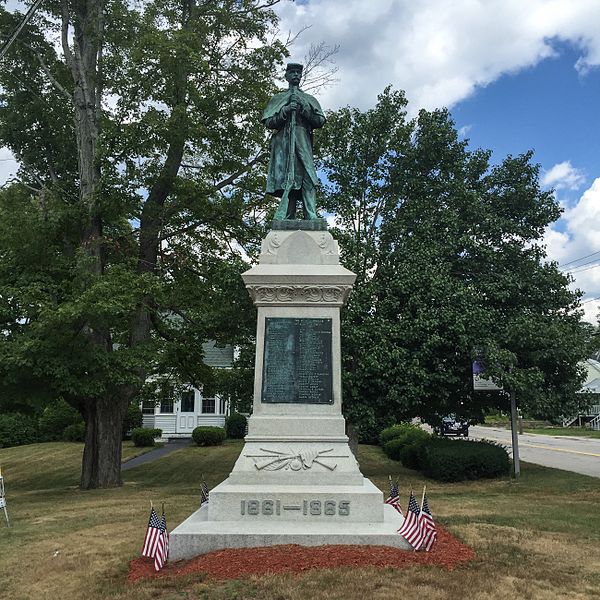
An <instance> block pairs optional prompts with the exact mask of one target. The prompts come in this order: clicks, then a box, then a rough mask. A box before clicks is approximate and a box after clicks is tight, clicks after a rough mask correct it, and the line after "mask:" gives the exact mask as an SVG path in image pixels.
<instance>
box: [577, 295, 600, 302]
mask: <svg viewBox="0 0 600 600" xmlns="http://www.w3.org/2000/svg"><path fill="white" fill-rule="evenodd" d="M594 300H600V296H598V297H597V298H588V299H587V300H584V301H583V302H580V304H587V303H588V302H594Z"/></svg>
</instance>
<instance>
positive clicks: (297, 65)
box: [285, 63, 304, 73]
mask: <svg viewBox="0 0 600 600" xmlns="http://www.w3.org/2000/svg"><path fill="white" fill-rule="evenodd" d="M302 69H304V65H301V64H300V63H288V64H287V67H286V68H285V72H286V73H287V72H288V71H300V72H302Z"/></svg>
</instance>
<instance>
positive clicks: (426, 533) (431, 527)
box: [419, 493, 437, 552]
mask: <svg viewBox="0 0 600 600" xmlns="http://www.w3.org/2000/svg"><path fill="white" fill-rule="evenodd" d="M419 529H420V530H421V535H422V536H423V540H422V542H421V548H425V550H426V551H427V552H429V551H430V550H431V547H432V546H433V544H434V543H435V540H436V539H437V529H436V527H435V523H434V522H433V517H432V515H431V510H429V502H427V495H426V494H425V493H424V494H423V503H422V504H421V512H420V513H419Z"/></svg>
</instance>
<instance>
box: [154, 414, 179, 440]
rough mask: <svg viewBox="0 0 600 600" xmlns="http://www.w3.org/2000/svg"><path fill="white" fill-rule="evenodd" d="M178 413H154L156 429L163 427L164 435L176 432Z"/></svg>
mask: <svg viewBox="0 0 600 600" xmlns="http://www.w3.org/2000/svg"><path fill="white" fill-rule="evenodd" d="M176 418H177V416H176V415H154V429H162V433H163V437H164V436H166V435H168V434H170V433H175V425H176V421H175V419H176Z"/></svg>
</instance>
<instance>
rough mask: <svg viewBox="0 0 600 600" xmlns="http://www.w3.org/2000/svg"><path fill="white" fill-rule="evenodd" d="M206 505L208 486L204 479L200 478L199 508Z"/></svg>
mask: <svg viewBox="0 0 600 600" xmlns="http://www.w3.org/2000/svg"><path fill="white" fill-rule="evenodd" d="M205 504H208V486H207V485H206V481H204V477H202V483H201V484H200V506H201V507H202V506H204V505H205Z"/></svg>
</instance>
